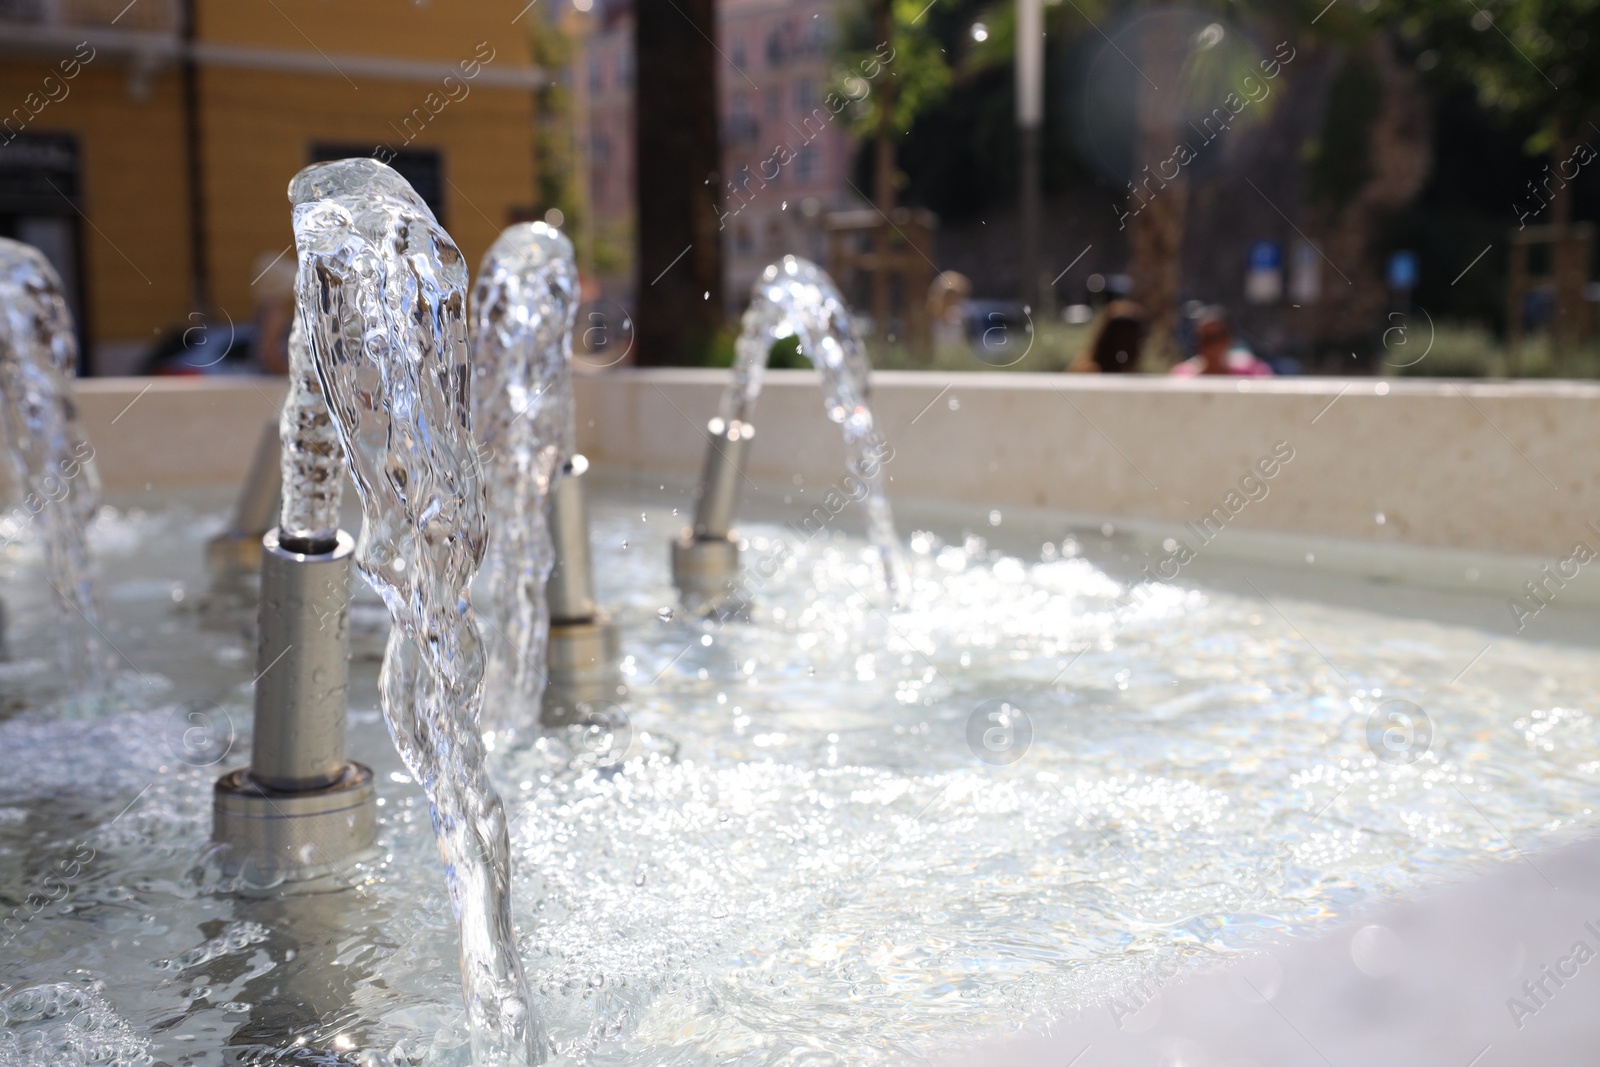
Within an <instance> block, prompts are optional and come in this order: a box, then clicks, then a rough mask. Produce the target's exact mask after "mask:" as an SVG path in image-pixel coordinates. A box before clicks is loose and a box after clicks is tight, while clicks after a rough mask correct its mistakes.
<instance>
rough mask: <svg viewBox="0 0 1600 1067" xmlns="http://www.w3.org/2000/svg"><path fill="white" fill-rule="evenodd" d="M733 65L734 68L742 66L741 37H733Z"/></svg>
mask: <svg viewBox="0 0 1600 1067" xmlns="http://www.w3.org/2000/svg"><path fill="white" fill-rule="evenodd" d="M733 65H734V66H736V67H742V66H744V38H743V37H735V38H734V39H733Z"/></svg>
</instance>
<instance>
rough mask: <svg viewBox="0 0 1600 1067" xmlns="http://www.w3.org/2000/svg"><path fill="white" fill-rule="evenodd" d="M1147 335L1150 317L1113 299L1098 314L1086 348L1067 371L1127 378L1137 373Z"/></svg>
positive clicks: (1132, 305) (1135, 306)
mask: <svg viewBox="0 0 1600 1067" xmlns="http://www.w3.org/2000/svg"><path fill="white" fill-rule="evenodd" d="M1149 331H1150V316H1149V314H1148V313H1147V312H1146V311H1145V309H1144V308H1143V307H1142V306H1140V305H1139V304H1137V303H1135V302H1134V301H1132V300H1122V299H1117V300H1113V301H1111V303H1109V304H1107V305H1106V307H1105V310H1104V311H1102V312H1101V313H1100V322H1099V325H1097V326H1096V327H1095V328H1094V329H1093V330H1092V331H1091V332H1090V334H1089V344H1088V345H1087V346H1086V347H1085V348H1084V349H1083V351H1081V352H1079V353H1078V358H1077V359H1075V360H1073V361H1072V365H1071V366H1070V367H1068V368H1067V369H1068V370H1070V371H1073V372H1074V373H1086V374H1127V373H1131V372H1133V371H1136V370H1138V369H1139V353H1140V351H1141V350H1142V349H1143V348H1144V341H1145V337H1146V336H1147V335H1148V334H1149Z"/></svg>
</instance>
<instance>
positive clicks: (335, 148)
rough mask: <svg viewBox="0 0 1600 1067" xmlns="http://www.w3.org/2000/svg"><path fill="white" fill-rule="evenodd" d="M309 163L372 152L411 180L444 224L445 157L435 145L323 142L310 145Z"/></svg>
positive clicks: (436, 216)
mask: <svg viewBox="0 0 1600 1067" xmlns="http://www.w3.org/2000/svg"><path fill="white" fill-rule="evenodd" d="M310 155H311V158H310V159H309V160H308V162H311V163H326V162H328V161H329V160H333V159H352V158H356V157H360V156H371V157H372V158H373V159H377V160H380V161H382V162H384V163H387V164H388V165H389V166H390V167H391V168H392V169H393V170H394V171H395V172H396V173H398V174H399V175H400V177H402V178H404V179H405V180H406V181H408V182H410V183H411V188H413V189H415V190H416V191H417V195H418V196H420V197H422V202H423V203H424V204H427V205H428V209H429V210H431V211H432V212H433V217H434V218H436V219H438V220H439V225H441V226H444V225H446V223H445V215H444V161H443V158H442V157H441V154H440V152H439V150H438V149H435V148H402V149H401V150H399V151H398V152H397V151H395V150H394V149H392V148H390V147H389V146H387V145H376V146H362V145H358V144H355V145H352V144H323V143H320V142H319V143H316V144H313V145H312V146H311V153H310Z"/></svg>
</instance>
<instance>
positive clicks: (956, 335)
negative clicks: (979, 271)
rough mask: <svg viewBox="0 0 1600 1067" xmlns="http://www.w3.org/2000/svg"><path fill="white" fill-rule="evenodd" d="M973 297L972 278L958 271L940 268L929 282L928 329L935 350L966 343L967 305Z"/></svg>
mask: <svg viewBox="0 0 1600 1067" xmlns="http://www.w3.org/2000/svg"><path fill="white" fill-rule="evenodd" d="M971 298H972V281H971V280H970V279H969V278H968V277H967V276H966V275H965V274H961V273H959V272H957V271H953V270H947V271H941V272H940V274H939V276H938V277H936V278H934V279H933V283H932V284H931V285H929V286H928V330H929V333H931V334H932V336H933V347H934V350H935V351H938V350H939V349H943V348H953V347H957V346H964V345H965V343H966V326H965V321H966V320H965V309H966V303H967V301H968V300H970V299H971Z"/></svg>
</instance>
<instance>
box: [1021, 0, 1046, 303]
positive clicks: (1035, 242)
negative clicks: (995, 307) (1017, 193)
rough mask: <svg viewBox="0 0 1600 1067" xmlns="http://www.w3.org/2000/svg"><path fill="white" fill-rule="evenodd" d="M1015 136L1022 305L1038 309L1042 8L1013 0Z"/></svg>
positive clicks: (1036, 2) (1037, 1)
mask: <svg viewBox="0 0 1600 1067" xmlns="http://www.w3.org/2000/svg"><path fill="white" fill-rule="evenodd" d="M1016 66H1017V128H1018V129H1017V132H1018V135H1019V139H1020V141H1021V149H1022V168H1021V169H1022V189H1021V194H1022V195H1021V209H1022V217H1021V220H1020V221H1021V225H1022V290H1021V296H1022V302H1023V303H1024V304H1027V305H1029V306H1030V307H1038V306H1040V300H1039V214H1040V200H1041V198H1042V190H1041V187H1042V185H1043V182H1042V178H1041V175H1040V164H1039V129H1040V127H1041V126H1042V125H1043V124H1044V4H1043V0H1017V62H1016Z"/></svg>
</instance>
